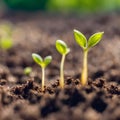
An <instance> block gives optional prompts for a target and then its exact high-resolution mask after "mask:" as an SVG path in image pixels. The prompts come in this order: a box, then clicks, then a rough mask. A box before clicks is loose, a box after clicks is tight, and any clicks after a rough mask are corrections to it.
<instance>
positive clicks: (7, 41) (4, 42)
mask: <svg viewBox="0 0 120 120" xmlns="http://www.w3.org/2000/svg"><path fill="white" fill-rule="evenodd" d="M12 46H13V42H12V39H11V38H9V37H6V38H1V40H0V47H1V48H2V49H5V50H8V49H10V48H12Z"/></svg>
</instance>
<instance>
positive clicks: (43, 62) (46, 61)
mask: <svg viewBox="0 0 120 120" xmlns="http://www.w3.org/2000/svg"><path fill="white" fill-rule="evenodd" d="M32 58H33V60H34V61H35V62H36V63H37V64H38V65H39V66H41V68H42V91H44V86H45V68H46V67H47V66H48V64H49V63H50V62H51V61H52V56H47V57H45V58H44V59H42V57H41V56H40V55H38V54H36V53H33V54H32Z"/></svg>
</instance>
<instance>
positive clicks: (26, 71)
mask: <svg viewBox="0 0 120 120" xmlns="http://www.w3.org/2000/svg"><path fill="white" fill-rule="evenodd" d="M31 72H32V68H31V67H26V68H24V74H25V75H27V76H29V75H30V73H31Z"/></svg>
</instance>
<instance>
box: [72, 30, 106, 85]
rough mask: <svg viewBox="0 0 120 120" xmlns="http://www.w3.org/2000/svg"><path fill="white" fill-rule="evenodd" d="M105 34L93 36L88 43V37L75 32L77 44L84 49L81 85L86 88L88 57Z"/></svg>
mask: <svg viewBox="0 0 120 120" xmlns="http://www.w3.org/2000/svg"><path fill="white" fill-rule="evenodd" d="M103 34H104V32H98V33H95V34H93V35H92V36H91V37H90V38H89V39H88V41H87V39H86V37H85V36H84V35H83V34H82V33H81V32H80V31H78V30H74V37H75V40H76V42H77V44H78V45H79V46H80V47H82V49H83V69H82V74H81V84H82V85H83V86H84V85H86V84H87V78H88V66H87V65H88V63H87V61H88V60H87V57H88V52H89V50H90V48H92V47H94V46H95V45H96V44H97V43H99V42H100V40H101V38H102V36H103Z"/></svg>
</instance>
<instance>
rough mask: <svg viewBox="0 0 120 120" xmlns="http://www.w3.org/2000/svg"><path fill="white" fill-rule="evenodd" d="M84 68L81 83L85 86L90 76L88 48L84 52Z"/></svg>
mask: <svg viewBox="0 0 120 120" xmlns="http://www.w3.org/2000/svg"><path fill="white" fill-rule="evenodd" d="M83 54H84V55H83V70H82V74H81V84H82V85H83V86H84V85H86V84H87V78H88V66H87V64H88V63H87V56H88V50H84V53H83Z"/></svg>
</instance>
